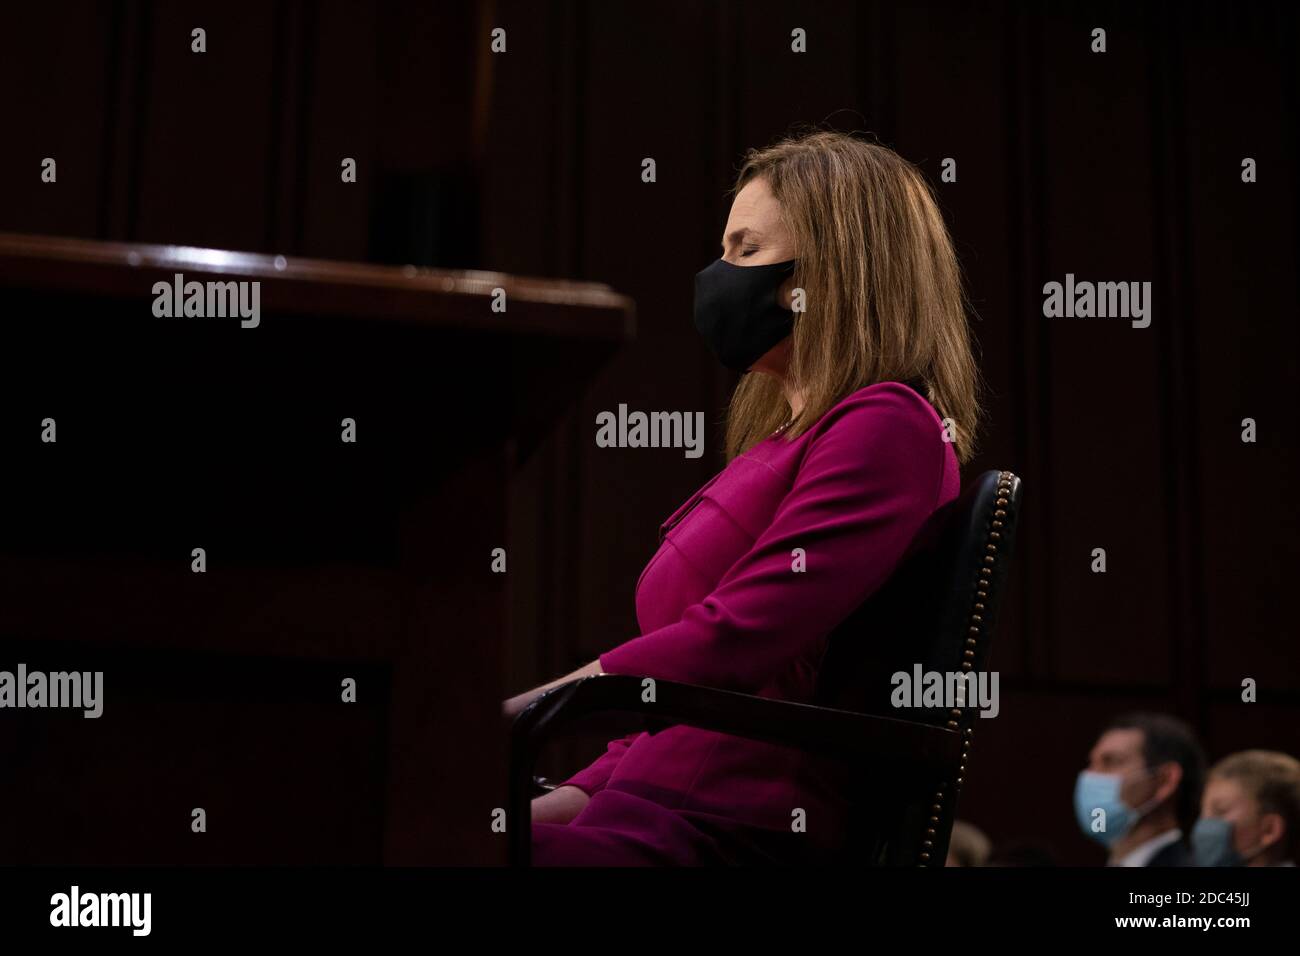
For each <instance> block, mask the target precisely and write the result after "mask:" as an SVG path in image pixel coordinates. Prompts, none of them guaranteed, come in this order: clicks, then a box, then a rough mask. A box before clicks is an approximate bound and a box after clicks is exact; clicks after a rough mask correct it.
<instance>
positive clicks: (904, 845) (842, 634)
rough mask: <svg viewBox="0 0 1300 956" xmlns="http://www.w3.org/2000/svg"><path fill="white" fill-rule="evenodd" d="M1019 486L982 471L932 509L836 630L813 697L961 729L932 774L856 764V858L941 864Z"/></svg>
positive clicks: (975, 715)
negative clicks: (938, 682)
mask: <svg viewBox="0 0 1300 956" xmlns="http://www.w3.org/2000/svg"><path fill="white" fill-rule="evenodd" d="M1020 495H1021V491H1020V479H1019V478H1017V477H1016V476H1015V475H1014V474H1012V473H1011V472H1009V471H989V472H985V473H984V474H982V475H981V476H980V477H979V478H978V479H977V480H976V481H975V482H973V483H972V484H971V485H970V486H969V487H968V488H967V489H966V490H965V491H964V492H963V493H962V494H961V495H960V496H959V497H958V498H957V499H956V500H955V501H953V502H950V503H949V504H948V505H947V506H945V507H944V508H942V509H940V510H939V511H938V512H936V513H935V515H934V516H933V517H932V518H931V520H930V521H929V522H927V524H926V526H925V527H924V528H923V529H922V531H921V533H920V534H918V535H917V537H916V540H915V541H914V542H913V545H912V547H911V548H910V549H909V551H908V554H907V555H906V557H905V558H904V560H903V561H902V563H901V564H900V565H899V568H898V570H897V571H896V572H895V573H894V574H893V575H892V576H891V577H890V579H889V580H888V581H887V582H886V583H885V584H884V586H882V587H881V588H880V589H879V590H878V591H877V592H876V593H875V594H874V595H873V596H872V597H871V598H870V599H868V600H867V602H866V603H865V604H864V605H863V606H862V607H861V608H860V609H859V611H858V612H857V613H855V614H854V615H852V616H851V617H850V618H849V619H847V620H846V621H845V622H844V623H843V624H842V625H841V626H840V627H838V628H837V629H836V630H835V632H834V633H833V634H832V635H831V638H830V642H829V644H828V647H827V652H826V656H825V657H824V658H823V661H822V666H821V668H820V669H819V672H818V690H817V698H816V700H815V703H817V704H821V705H823V706H828V707H839V708H843V709H846V710H855V711H858V712H862V713H871V714H878V715H880V716H884V717H892V718H894V719H898V720H908V721H920V722H925V723H929V724H933V725H935V726H939V727H943V728H946V729H947V730H950V731H952V732H954V733H957V734H960V736H961V751H960V753H961V757H960V760H959V761H954V762H953V764H952V766H950V767H945V768H944V769H943V772H942V773H941V774H939V775H938V776H930V775H925V776H924V777H916V778H915V779H913V778H912V777H906V778H905V779H902V780H900V779H898V776H899V774H898V771H897V768H891V767H885V766H872V767H860V768H854V770H853V774H852V777H851V784H850V786H851V788H852V790H853V795H852V796H853V805H854V808H855V812H854V816H853V819H852V821H851V828H852V829H851V832H850V833H849V834H848V836H847V840H846V843H845V856H846V859H849V860H851V861H852V862H856V863H858V864H859V865H861V864H863V863H866V864H868V865H888V866H943V865H944V862H945V859H946V856H947V852H948V840H949V837H950V835H951V833H952V825H953V821H954V819H955V818H956V809H957V798H958V796H959V794H960V793H961V788H962V785H963V784H964V783H965V779H966V774H967V771H968V768H969V763H970V756H971V744H972V741H973V738H974V733H975V726H976V725H977V724H978V723H979V721H980V720H981V719H984V718H981V717H980V712H981V710H985V711H987V712H990V713H991V712H992V707H990V706H988V703H989V702H988V701H987V700H986V699H984V698H983V697H982V696H973V694H972V691H974V692H975V693H976V694H977V693H978V691H979V690H980V689H982V690H984V691H986V692H987V691H993V690H994V688H995V687H996V686H997V685H995V684H993V682H992V680H991V675H990V673H989V668H988V662H989V651H990V649H991V646H992V639H993V633H994V626H995V624H996V622H997V615H998V607H999V604H1000V602H1001V600H1002V595H1003V592H1004V590H1005V586H1006V580H1007V572H1008V567H1009V563H1010V559H1011V552H1012V546H1013V544H1014V541H1015V533H1016V519H1017V516H1018V514H1019V511H1020ZM934 675H939V676H940V677H941V678H942V688H943V690H944V691H948V690H949V689H950V688H951V689H952V690H954V691H957V692H958V695H957V696H956V697H955V698H952V697H950V698H948V699H945V700H938V699H935V697H934V695H933V691H934V689H935V684H934ZM949 675H952V676H951V677H950V676H949ZM961 675H968V676H961ZM918 678H919V679H920V688H919V690H918V687H917V684H918ZM981 680H983V684H982V685H981V684H979V681H981ZM972 681H974V682H975V683H973V684H972ZM927 685H928V687H929V689H930V690H931V692H932V694H931V696H930V697H927V696H926V694H925V690H926V687H927ZM962 691H965V692H966V693H965V695H964V696H962V694H961V692H962ZM918 703H919V706H917V704H918ZM884 783H888V784H889V785H888V786H884V785H883V784H884Z"/></svg>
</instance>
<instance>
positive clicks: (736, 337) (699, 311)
mask: <svg viewBox="0 0 1300 956" xmlns="http://www.w3.org/2000/svg"><path fill="white" fill-rule="evenodd" d="M798 261H799V260H797V259H788V260H787V261H785V262H774V263H772V264H771V265H766V266H733V265H732V264H731V263H730V262H727V261H725V260H723V259H719V260H718V261H717V262H715V263H713V265H711V266H709V267H708V268H707V269H705V270H704V271H703V272H699V273H696V275H695V327H696V328H697V329H699V330H700V334H701V335H703V336H704V340H705V341H706V342H708V343H709V348H710V349H711V350H712V351H713V354H714V355H716V356H717V357H718V361H720V362H721V363H722V364H723V365H725V366H727V368H729V369H733V370H735V371H737V372H748V371H749V370H750V368H751V367H752V366H753V364H754V363H755V362H757V361H758V360H759V359H760V358H762V357H763V355H764V354H765V353H766V352H767V351H768V349H770V348H771V347H772V346H774V345H776V344H777V343H778V342H780V341H781V340H782V339H784V338H785V337H786V336H788V335H789V334H790V332H791V331H792V330H793V329H794V313H793V312H791V311H790V310H789V309H783V308H781V306H780V305H778V304H777V301H776V290H777V288H779V287H780V285H781V283H782V282H784V281H785V278H786V276H788V275H790V274H791V273H793V272H794V267H795V263H797V262H798Z"/></svg>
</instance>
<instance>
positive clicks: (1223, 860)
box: [1192, 817, 1245, 866]
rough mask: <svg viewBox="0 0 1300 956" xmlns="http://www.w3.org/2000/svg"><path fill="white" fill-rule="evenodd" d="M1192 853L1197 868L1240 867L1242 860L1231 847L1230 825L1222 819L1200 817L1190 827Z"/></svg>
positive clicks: (1235, 849)
mask: <svg viewBox="0 0 1300 956" xmlns="http://www.w3.org/2000/svg"><path fill="white" fill-rule="evenodd" d="M1192 853H1193V854H1195V856H1196V864H1197V866H1241V864H1242V863H1243V862H1245V861H1244V860H1242V858H1241V854H1239V853H1238V852H1237V848H1236V847H1234V846H1233V845H1232V824H1231V823H1229V822H1228V821H1227V820H1225V819H1223V818H1222V817H1201V819H1199V820H1197V821H1196V825H1195V826H1193V827H1192Z"/></svg>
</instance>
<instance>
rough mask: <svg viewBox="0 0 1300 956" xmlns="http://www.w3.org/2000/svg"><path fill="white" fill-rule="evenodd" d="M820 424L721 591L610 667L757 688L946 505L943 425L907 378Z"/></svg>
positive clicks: (885, 570)
mask: <svg viewBox="0 0 1300 956" xmlns="http://www.w3.org/2000/svg"><path fill="white" fill-rule="evenodd" d="M812 431H813V432H814V434H812V435H811V436H810V438H809V443H808V447H807V449H806V451H805V455H804V459H803V461H802V462H801V463H800V466H799V470H798V472H797V474H796V476H795V479H794V482H793V485H792V487H791V489H790V491H789V492H788V493H787V494H786V496H785V498H783V499H782V501H781V503H780V505H779V506H778V508H777V510H776V513H775V515H774V516H773V519H772V522H771V524H770V525H769V526H768V528H767V529H766V530H765V531H763V532H762V533H761V534H760V535H759V537H758V538H757V540H755V542H754V544H753V546H752V547H751V548H750V549H749V551H748V552H746V553H745V554H744V555H743V556H742V557H741V558H740V560H738V561H737V562H736V563H735V564H734V565H733V566H732V567H731V568H729V569H728V570H727V572H726V573H725V574H724V575H723V576H722V579H721V580H720V581H719V582H718V584H717V586H716V587H715V588H714V590H713V591H712V593H710V594H709V595H708V596H707V597H705V598H704V599H703V600H701V601H700V602H699V603H697V604H693V605H691V606H690V607H688V608H687V609H686V611H685V612H684V613H683V614H682V617H681V619H680V620H679V621H677V622H675V623H673V624H669V625H666V626H664V627H661V628H658V629H657V630H653V631H649V632H647V633H645V634H642V635H641V636H640V637H635V638H633V639H632V640H630V641H627V642H626V643H624V644H620V645H619V646H617V647H615V648H613V649H612V650H609V651H607V652H605V653H604V654H602V655H600V668H601V670H603V671H604V672H605V673H607V674H630V675H637V676H646V677H652V678H656V679H659V680H672V681H681V682H684V683H688V684H699V685H703V686H706V687H715V688H720V689H724V690H734V691H740V692H744V693H758V692H759V691H760V690H762V689H763V688H764V687H765V686H767V685H768V684H769V682H770V681H771V680H772V679H773V678H774V677H776V676H777V675H778V674H779V673H781V672H782V671H783V670H784V669H785V668H787V667H788V666H789V664H790V662H791V661H793V660H795V659H796V658H797V657H798V656H799V655H801V654H803V653H805V652H807V651H809V650H811V649H812V648H813V646H814V645H815V644H816V642H818V641H820V640H822V639H823V638H824V637H825V636H826V635H827V634H829V633H830V632H831V631H832V630H833V629H834V627H835V626H836V625H837V624H839V623H840V622H841V621H843V620H844V619H845V618H846V617H847V616H848V615H849V614H850V613H851V612H852V611H854V610H855V609H856V608H857V607H858V606H859V605H860V604H861V603H862V602H863V601H865V600H866V598H867V597H869V596H870V595H871V593H872V592H874V591H875V590H876V589H877V588H878V587H879V586H880V585H881V584H882V583H883V582H884V581H885V579H886V578H887V577H888V576H889V575H890V574H891V573H892V571H893V570H894V568H895V567H896V566H897V565H898V563H899V561H900V559H901V558H902V556H903V554H904V552H905V551H906V549H907V547H908V545H909V544H910V543H911V541H912V538H913V537H914V536H915V534H916V532H917V531H919V530H920V528H921V526H922V525H923V524H924V522H925V520H926V519H927V518H928V517H929V515H930V514H931V513H932V512H933V510H934V508H935V506H936V505H937V502H938V498H939V495H940V493H941V488H942V482H943V474H944V465H945V456H946V453H947V449H946V448H945V446H944V438H943V427H942V424H941V423H940V421H939V419H938V416H937V415H935V413H934V411H933V410H932V409H931V408H930V407H929V406H928V405H926V404H925V403H924V401H923V400H922V399H920V397H919V396H915V395H913V394H912V393H911V392H910V391H909V390H907V389H905V388H903V387H901V386H900V387H899V388H897V389H892V388H881V389H870V390H867V391H864V392H858V393H855V394H854V395H853V396H851V397H850V398H849V399H847V400H845V401H844V402H841V403H840V404H839V405H836V406H835V407H834V408H832V409H831V410H830V411H829V412H827V414H826V415H825V416H823V418H822V419H821V420H820V421H818V422H817V424H816V425H814V426H813V429H812ZM795 549H802V550H803V553H804V555H805V559H804V560H805V563H806V566H805V569H804V570H802V571H800V570H796V568H795V566H796V559H795Z"/></svg>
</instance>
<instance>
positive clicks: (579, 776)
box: [559, 731, 640, 797]
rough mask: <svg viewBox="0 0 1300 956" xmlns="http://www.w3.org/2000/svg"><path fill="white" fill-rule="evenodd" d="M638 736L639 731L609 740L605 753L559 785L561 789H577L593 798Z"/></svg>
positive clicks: (607, 780)
mask: <svg viewBox="0 0 1300 956" xmlns="http://www.w3.org/2000/svg"><path fill="white" fill-rule="evenodd" d="M638 736H640V731H638V732H637V733H634V734H628V735H627V736H626V737H623V738H621V739H619V740H611V741H610V742H609V746H608V747H607V748H606V750H605V752H604V753H603V754H601V756H600V757H598V758H597V759H596V760H595V761H594V762H593V763H592V764H591V765H590V766H588V767H587V768H586V769H584V770H579V771H578V772H577V773H575V774H574V775H573V776H572V777H570V778H569V779H568V780H565V781H564V782H563V783H561V784H559V786H561V787H577V788H578V789H579V790H581V791H583V792H584V793H586V794H587V796H589V797H594V796H595V795H596V793H597V792H598V791H600V790H602V789H603V788H604V786H605V784H606V783H608V782H609V777H610V774H612V773H613V772H614V767H616V766H617V765H618V762H619V761H620V760H622V759H623V754H625V753H626V752H627V748H628V747H629V746H631V744H632V741H633V740H635V739H636V738H637V737H638Z"/></svg>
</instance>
